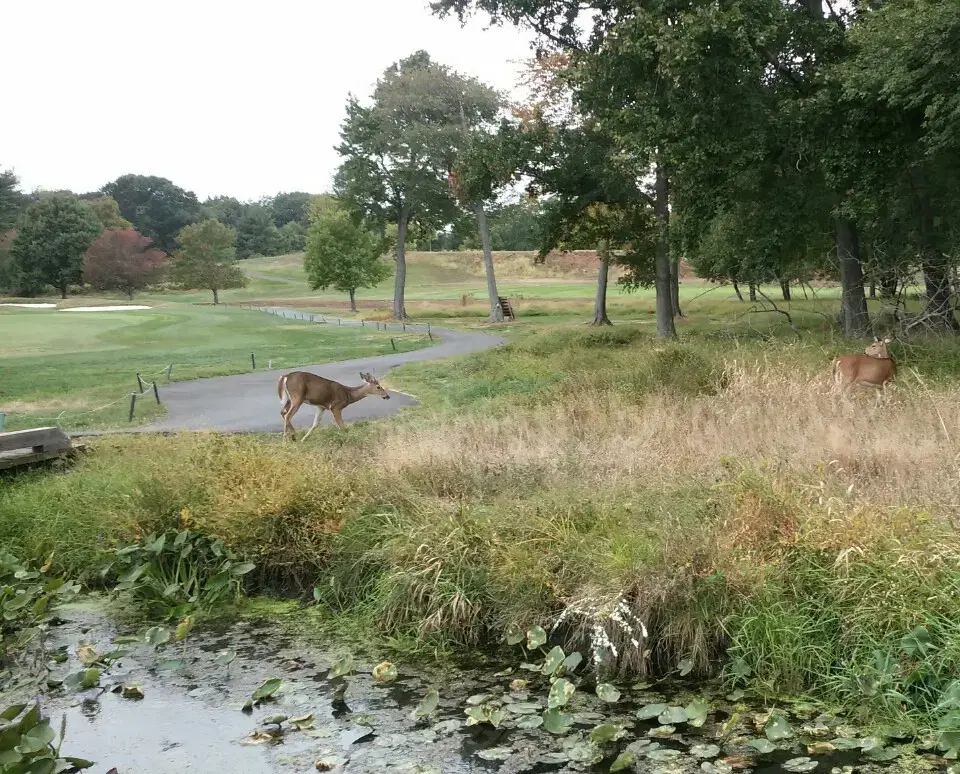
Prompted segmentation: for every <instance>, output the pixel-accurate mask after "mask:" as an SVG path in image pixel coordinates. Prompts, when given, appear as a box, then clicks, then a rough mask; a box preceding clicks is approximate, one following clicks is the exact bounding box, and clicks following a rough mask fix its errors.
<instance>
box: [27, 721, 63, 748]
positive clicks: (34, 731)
mask: <svg viewBox="0 0 960 774" xmlns="http://www.w3.org/2000/svg"><path fill="white" fill-rule="evenodd" d="M56 736H57V735H56V733H54V730H53V729H52V728H50V721H49V720H41V721H40V722H39V723H37V725H35V726H34V727H33V728H31V729H30V730H29V731H27V732H26V733H23V734H21V735H20V744H18V745H17V752H19V753H21V754H22V755H30V754H31V753H36V752H40V751H41V750H43V749H45V748H46V747H47V746H48V745H49V744H50V743H51V742H52V741H53V740H54V739H55V738H56Z"/></svg>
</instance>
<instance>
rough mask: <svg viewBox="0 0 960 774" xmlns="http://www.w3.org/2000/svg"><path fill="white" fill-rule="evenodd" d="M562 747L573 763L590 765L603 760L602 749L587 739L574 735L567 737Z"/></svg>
mask: <svg viewBox="0 0 960 774" xmlns="http://www.w3.org/2000/svg"><path fill="white" fill-rule="evenodd" d="M563 748H564V750H563V751H564V752H565V753H566V754H567V757H568V758H569V759H570V760H571V761H572V762H574V763H582V764H587V765H590V764H594V763H599V762H600V761H602V760H603V750H601V749H600V748H599V747H598V746H597V745H596V744H595V743H594V742H592V741H589V740H585V739H577V738H576V737H574V738H572V739H567V740H566V741H565V742H564V745H563Z"/></svg>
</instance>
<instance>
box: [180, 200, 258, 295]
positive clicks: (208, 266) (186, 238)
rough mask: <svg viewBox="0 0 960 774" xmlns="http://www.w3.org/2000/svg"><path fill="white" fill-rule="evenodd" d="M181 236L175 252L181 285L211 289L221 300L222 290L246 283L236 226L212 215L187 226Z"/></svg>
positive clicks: (189, 287)
mask: <svg viewBox="0 0 960 774" xmlns="http://www.w3.org/2000/svg"><path fill="white" fill-rule="evenodd" d="M177 239H178V241H179V242H180V244H181V245H182V247H181V248H180V249H179V250H178V251H177V252H176V253H174V255H173V277H174V280H175V281H176V282H177V283H179V284H180V286H181V287H183V288H188V289H191V288H195V289H201V288H202V289H205V290H210V291H212V293H213V303H214V304H218V303H220V291H221V290H224V289H225V288H240V287H243V286H244V284H245V282H246V278H245V277H244V275H243V272H242V271H240V267H239V266H237V249H236V243H237V234H236V232H235V231H234V230H233V229H232V228H230V227H229V226H224V225H223V224H222V223H220V222H218V221H216V220H213V219H212V218H211V219H208V220H203V221H201V222H199V223H194V224H191V225H189V226H185V227H184V228H183V229H182V230H181V231H180V233H179V235H178V236H177Z"/></svg>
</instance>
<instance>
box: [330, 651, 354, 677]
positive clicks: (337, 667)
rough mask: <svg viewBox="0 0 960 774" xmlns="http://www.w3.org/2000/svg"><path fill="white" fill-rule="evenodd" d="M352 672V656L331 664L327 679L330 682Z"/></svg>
mask: <svg viewBox="0 0 960 774" xmlns="http://www.w3.org/2000/svg"><path fill="white" fill-rule="evenodd" d="M352 671H353V656H349V655H348V656H344V657H343V658H338V659H337V660H336V661H334V662H333V666H332V667H331V668H330V671H329V672H328V673H327V679H328V680H332V679H333V678H335V677H343V676H344V675H348V674H350V672H352Z"/></svg>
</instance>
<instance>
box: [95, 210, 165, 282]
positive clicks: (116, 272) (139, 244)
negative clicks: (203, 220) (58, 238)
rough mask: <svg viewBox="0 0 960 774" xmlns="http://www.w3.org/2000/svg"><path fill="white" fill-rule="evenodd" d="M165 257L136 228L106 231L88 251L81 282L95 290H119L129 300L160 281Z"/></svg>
mask: <svg viewBox="0 0 960 774" xmlns="http://www.w3.org/2000/svg"><path fill="white" fill-rule="evenodd" d="M166 265H167V255H166V253H164V252H163V251H162V250H158V249H156V248H155V247H153V243H152V242H151V241H150V238H149V237H145V236H143V235H142V234H141V233H139V232H138V231H137V230H136V229H132V228H128V229H122V230H118V229H107V230H105V231H103V232H102V233H101V234H100V236H98V237H97V238H96V239H95V240H94V242H93V244H92V245H90V247H89V248H88V249H87V252H86V255H85V256H84V259H83V281H84V282H85V283H87V284H88V285H90V286H91V287H92V288H94V289H95V290H119V291H121V292H122V293H125V294H126V295H127V297H128V298H131V299H132V298H133V294H134V293H135V292H136V291H138V290H143V289H144V288H145V287H147V285H149V284H151V283H154V282H157V281H159V280H160V278H161V276H162V274H163V271H164V270H165V269H166Z"/></svg>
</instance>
